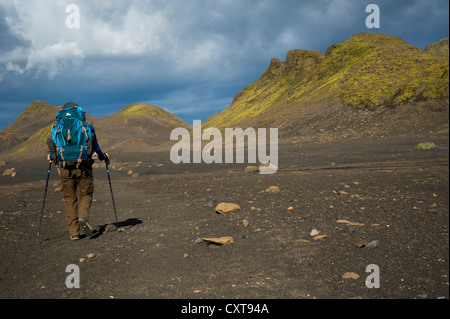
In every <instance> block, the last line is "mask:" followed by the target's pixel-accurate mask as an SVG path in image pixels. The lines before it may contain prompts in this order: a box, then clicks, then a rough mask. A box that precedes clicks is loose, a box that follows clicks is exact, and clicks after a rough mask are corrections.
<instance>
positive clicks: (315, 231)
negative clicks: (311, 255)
mask: <svg viewBox="0 0 450 319" xmlns="http://www.w3.org/2000/svg"><path fill="white" fill-rule="evenodd" d="M319 234H320V232H319V231H318V230H317V229H315V228H314V229H313V230H311V233H310V234H309V235H310V236H311V237H316V236H319Z"/></svg>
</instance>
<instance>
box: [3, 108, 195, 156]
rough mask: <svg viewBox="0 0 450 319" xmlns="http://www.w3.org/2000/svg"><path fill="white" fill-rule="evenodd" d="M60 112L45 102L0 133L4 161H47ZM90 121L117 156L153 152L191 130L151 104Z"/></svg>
mask: <svg viewBox="0 0 450 319" xmlns="http://www.w3.org/2000/svg"><path fill="white" fill-rule="evenodd" d="M60 109H61V107H54V106H51V105H49V104H47V103H45V102H41V101H35V102H32V103H31V104H30V106H28V107H27V108H26V109H25V110H24V111H23V112H22V114H21V115H19V116H18V118H17V119H16V121H15V122H14V123H12V124H11V125H9V126H8V127H7V128H5V129H4V130H3V131H1V132H0V148H1V152H0V157H1V158H2V159H13V160H20V159H29V158H36V157H42V158H45V155H46V152H47V146H46V141H47V138H49V137H50V131H51V127H52V125H53V123H55V119H56V113H57V112H58V111H59V110H60ZM87 121H88V122H90V123H93V124H94V127H95V130H96V134H97V137H98V140H99V143H100V146H101V147H102V150H104V151H111V152H112V153H114V154H115V155H119V154H125V153H127V152H144V151H149V150H151V149H152V148H153V147H156V146H158V145H161V144H164V143H166V142H168V141H169V137H170V132H171V131H172V129H173V128H176V127H186V128H189V127H190V126H189V125H188V124H187V123H185V122H184V121H182V120H181V119H179V118H178V117H176V116H175V115H173V114H171V113H169V112H167V111H165V110H163V109H161V108H159V107H157V106H153V105H147V104H131V105H128V106H126V107H124V108H123V109H121V110H120V111H118V112H116V113H114V114H111V115H108V116H105V117H92V116H90V115H89V114H87Z"/></svg>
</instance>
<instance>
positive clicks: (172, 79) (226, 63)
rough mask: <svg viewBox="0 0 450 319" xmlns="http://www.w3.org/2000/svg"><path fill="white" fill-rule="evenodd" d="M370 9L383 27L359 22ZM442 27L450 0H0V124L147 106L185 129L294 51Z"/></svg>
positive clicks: (426, 37) (421, 43) (437, 34)
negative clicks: (46, 107)
mask: <svg viewBox="0 0 450 319" xmlns="http://www.w3.org/2000/svg"><path fill="white" fill-rule="evenodd" d="M371 3H374V4H377V5H378V7H379V9H380V28H379V29H368V28H367V27H366V23H365V21H366V17H367V16H368V15H369V14H370V13H366V12H365V9H366V6H367V5H369V4H371ZM74 5H75V6H74ZM78 12H79V15H78ZM78 23H79V24H78ZM448 29H449V7H448V1H447V0H429V1H424V0H421V1H419V0H391V1H386V0H369V1H365V0H314V1H313V0H155V1H149V0H147V1H143V0H142V1H141V0H134V1H133V0H132V1H113V0H0V129H3V128H5V127H6V126H7V125H9V124H10V123H12V122H13V121H14V120H15V118H16V117H17V116H18V115H19V114H20V112H21V111H23V109H24V108H25V107H26V106H28V105H29V104H30V102H32V101H34V100H42V101H45V102H47V103H49V104H52V105H63V104H64V103H65V102H68V101H74V102H77V103H78V104H80V105H82V106H84V108H85V109H86V110H87V112H88V113H90V114H91V115H93V116H105V115H108V114H111V113H114V112H116V111H118V110H120V109H121V108H123V107H125V106H126V105H128V104H131V103H149V104H154V105H157V106H159V107H162V108H164V109H166V110H168V111H170V112H172V113H174V114H175V115H177V116H178V117H180V118H182V119H184V120H185V121H187V122H188V123H190V124H192V120H193V119H199V120H202V121H205V120H206V119H207V118H208V117H210V116H212V115H213V114H215V113H217V112H220V111H221V110H223V109H224V108H226V107H227V106H229V105H230V104H231V101H232V99H233V97H234V95H235V94H236V93H237V92H239V91H241V90H242V89H243V88H244V87H245V86H246V85H248V84H250V83H252V82H253V81H255V80H257V79H258V78H259V76H260V75H261V74H262V73H263V72H264V71H265V69H266V68H267V66H268V65H269V63H270V59H271V58H273V57H276V58H279V59H280V60H285V57H286V53H287V51H289V50H292V49H306V50H318V51H321V52H325V51H326V49H327V47H329V46H330V45H332V44H333V43H336V42H342V41H345V40H346V39H348V38H349V37H351V36H352V35H353V34H355V33H358V32H377V33H383V34H389V35H395V36H399V37H402V38H403V39H404V40H405V41H407V42H408V43H411V44H413V45H415V46H418V47H420V48H425V46H426V45H428V44H430V43H432V42H435V41H437V40H440V39H442V38H445V37H448Z"/></svg>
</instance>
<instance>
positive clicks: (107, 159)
mask: <svg viewBox="0 0 450 319" xmlns="http://www.w3.org/2000/svg"><path fill="white" fill-rule="evenodd" d="M103 154H104V155H105V163H106V165H109V163H110V162H109V155H108V153H103Z"/></svg>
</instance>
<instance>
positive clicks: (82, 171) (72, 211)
mask: <svg viewBox="0 0 450 319" xmlns="http://www.w3.org/2000/svg"><path fill="white" fill-rule="evenodd" d="M60 177H61V186H62V193H63V199H64V210H65V211H66V226H67V230H68V232H69V234H70V235H71V236H75V235H79V234H80V226H79V225H78V219H79V218H81V217H84V218H85V219H86V220H87V221H89V209H90V208H91V204H92V195H93V193H94V176H93V175H92V166H91V165H89V166H87V167H83V168H78V169H77V168H72V169H69V168H60Z"/></svg>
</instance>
